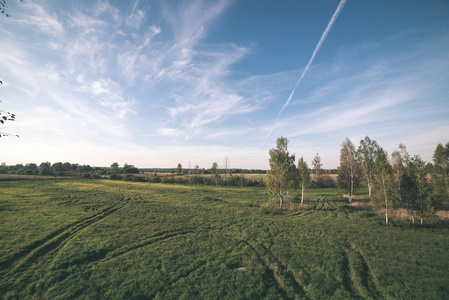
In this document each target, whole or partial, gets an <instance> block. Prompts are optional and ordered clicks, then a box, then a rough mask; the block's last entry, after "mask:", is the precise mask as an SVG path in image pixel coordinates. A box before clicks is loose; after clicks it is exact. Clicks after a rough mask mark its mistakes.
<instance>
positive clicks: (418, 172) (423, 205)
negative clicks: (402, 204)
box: [410, 155, 434, 225]
mask: <svg viewBox="0 0 449 300" xmlns="http://www.w3.org/2000/svg"><path fill="white" fill-rule="evenodd" d="M410 167H413V172H414V174H413V175H414V176H413V177H412V178H413V179H414V184H415V185H416V188H415V189H414V190H415V191H416V195H414V201H413V206H412V210H413V212H414V213H416V214H417V215H418V216H419V218H420V220H421V225H422V224H423V218H424V217H427V216H430V215H431V214H433V212H434V207H433V201H432V200H433V199H432V191H431V187H430V185H429V183H428V181H427V170H426V163H425V162H424V161H423V160H422V159H421V158H420V157H419V156H418V155H415V156H414V157H413V158H412V159H411V161H410Z"/></svg>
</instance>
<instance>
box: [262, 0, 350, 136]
mask: <svg viewBox="0 0 449 300" xmlns="http://www.w3.org/2000/svg"><path fill="white" fill-rule="evenodd" d="M345 4H346V0H341V1H340V3H339V4H338V7H337V9H336V10H335V12H334V15H333V16H332V18H331V20H330V21H329V24H327V27H326V29H325V30H324V32H323V34H322V35H321V38H320V41H319V42H318V44H317V45H316V47H315V50H314V51H313V54H312V57H310V59H309V62H308V63H307V65H306V67H305V68H304V71H302V74H301V77H300V78H299V80H298V82H297V83H296V85H295V87H294V88H293V90H292V92H291V94H290V96H289V97H288V99H287V102H285V104H284V106H282V109H281V111H280V112H279V114H278V116H277V118H276V121H277V120H278V119H279V117H280V116H281V114H282V112H283V111H284V110H285V108H286V107H287V106H288V104H289V103H290V100H292V97H293V95H294V94H295V92H296V89H297V88H298V85H299V84H300V83H301V81H302V79H303V78H304V75H306V72H307V70H309V67H310V65H311V64H312V62H313V60H314V59H315V56H316V55H317V53H318V51H319V50H320V48H321V46H322V45H323V43H324V40H325V39H326V37H327V35H328V34H329V31H330V30H331V28H332V26H333V25H334V23H335V20H336V19H337V17H338V15H339V14H340V12H341V10H342V9H343V7H344V6H345ZM276 121H275V122H276ZM272 130H273V127H272V128H271V129H270V132H268V135H267V137H266V138H265V140H266V139H267V138H268V137H269V136H270V134H271V131H272Z"/></svg>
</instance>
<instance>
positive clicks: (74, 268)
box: [0, 180, 449, 299]
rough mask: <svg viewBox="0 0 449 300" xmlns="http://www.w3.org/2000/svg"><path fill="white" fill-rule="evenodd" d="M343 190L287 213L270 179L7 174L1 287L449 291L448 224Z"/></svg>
mask: <svg viewBox="0 0 449 300" xmlns="http://www.w3.org/2000/svg"><path fill="white" fill-rule="evenodd" d="M343 193H344V190H338V189H326V190H310V191H309V193H308V198H306V204H307V205H308V206H307V207H305V208H304V207H303V208H300V209H292V210H285V211H279V210H277V209H273V207H275V206H276V203H277V200H276V199H273V198H272V197H271V196H269V195H267V194H266V192H265V190H264V189H263V188H224V187H207V186H197V187H196V186H180V185H162V184H148V183H130V182H113V181H106V180H98V181H95V180H92V181H22V182H0V220H1V227H0V251H1V252H0V295H1V296H2V297H3V298H4V299H30V298H34V299H41V298H44V299H72V298H82V299H147V298H156V299H204V298H212V299H260V298H270V299H279V298H280V299H294V298H299V299H301V298H305V299H326V298H332V299H383V298H386V299H444V298H446V299H447V298H448V297H449V272H448V270H449V259H448V257H449V256H448V255H449V228H447V227H444V226H439V225H433V226H425V227H422V228H420V227H389V228H388V227H385V226H383V225H382V219H383V218H382V216H377V215H375V214H374V213H372V212H369V211H365V210H362V209H360V208H357V207H353V206H349V205H347V203H346V201H347V199H345V198H344V197H343V196H342V195H343ZM358 194H360V195H361V194H363V191H359V192H358ZM361 198H363V196H361ZM288 200H289V201H293V202H294V201H297V200H298V197H297V195H296V194H294V195H291V197H290V199H288ZM267 203H271V205H267Z"/></svg>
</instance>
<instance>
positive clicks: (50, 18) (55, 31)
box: [14, 1, 64, 37]
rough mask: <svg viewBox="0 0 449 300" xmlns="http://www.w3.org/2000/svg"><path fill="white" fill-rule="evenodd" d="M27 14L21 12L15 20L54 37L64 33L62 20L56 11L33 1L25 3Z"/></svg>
mask: <svg viewBox="0 0 449 300" xmlns="http://www.w3.org/2000/svg"><path fill="white" fill-rule="evenodd" d="M23 7H24V8H25V10H26V11H27V12H26V15H25V14H23V13H22V14H19V16H18V18H16V19H14V22H16V23H19V24H23V25H26V26H30V27H31V28H35V29H38V30H39V31H40V32H42V33H44V34H47V35H49V36H53V37H61V36H62V35H63V34H64V29H63V26H62V23H61V21H60V20H59V18H58V16H57V15H56V14H55V13H53V14H52V13H49V12H47V11H46V10H45V8H44V7H43V6H41V5H39V4H37V3H34V2H32V1H26V2H24V3H23Z"/></svg>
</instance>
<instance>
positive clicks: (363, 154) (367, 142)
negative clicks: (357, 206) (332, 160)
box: [357, 136, 379, 197]
mask: <svg viewBox="0 0 449 300" xmlns="http://www.w3.org/2000/svg"><path fill="white" fill-rule="evenodd" d="M378 148H379V145H377V142H376V141H372V140H371V139H370V138H369V137H368V136H366V137H365V138H364V139H363V140H361V141H360V145H359V148H358V150H357V156H358V160H359V162H360V168H361V171H362V174H363V176H364V177H365V179H366V183H367V185H368V195H369V196H370V197H371V190H372V181H373V176H374V161H375V158H376V151H377V150H378Z"/></svg>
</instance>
